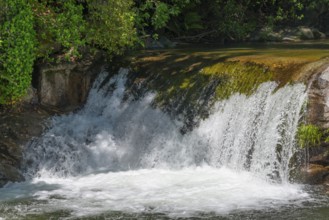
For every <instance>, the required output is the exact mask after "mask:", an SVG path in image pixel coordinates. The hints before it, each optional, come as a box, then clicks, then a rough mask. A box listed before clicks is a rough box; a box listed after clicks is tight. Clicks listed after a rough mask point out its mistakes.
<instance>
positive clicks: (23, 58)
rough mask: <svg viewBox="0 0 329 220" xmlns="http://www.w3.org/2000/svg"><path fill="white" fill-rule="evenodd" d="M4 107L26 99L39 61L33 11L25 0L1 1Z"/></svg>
mask: <svg viewBox="0 0 329 220" xmlns="http://www.w3.org/2000/svg"><path fill="white" fill-rule="evenodd" d="M0 5H1V6H2V8H1V14H0V16H1V17H0V21H2V23H1V25H0V39H1V44H0V104H8V103H13V102H15V101H16V100H18V99H19V98H20V97H22V96H23V95H24V94H25V92H26V90H27V88H28V87H29V85H30V82H31V73H32V67H33V62H34V60H35V45H36V39H35V31H34V29H33V15H32V8H31V6H30V4H29V3H27V1H25V0H11V1H5V0H0Z"/></svg>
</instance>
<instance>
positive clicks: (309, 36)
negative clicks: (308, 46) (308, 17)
mask: <svg viewBox="0 0 329 220" xmlns="http://www.w3.org/2000/svg"><path fill="white" fill-rule="evenodd" d="M299 34H300V38H301V39H302V40H313V39H314V34H313V31H312V29H311V28H309V27H299Z"/></svg>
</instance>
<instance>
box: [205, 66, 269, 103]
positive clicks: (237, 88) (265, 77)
mask: <svg viewBox="0 0 329 220" xmlns="http://www.w3.org/2000/svg"><path fill="white" fill-rule="evenodd" d="M202 73H203V74H206V75H215V76H217V77H220V78H221V79H223V80H222V83H221V84H220V85H219V86H218V87H217V88H216V97H217V99H219V100H221V99H226V98H228V97H229V96H230V95H232V94H234V93H240V94H246V95H250V94H252V93H253V92H254V90H255V89H257V88H258V86H259V85H260V84H261V83H263V82H267V81H270V80H273V73H272V72H271V71H270V70H269V68H268V67H267V66H265V65H259V64H255V63H240V62H223V63H217V64H215V65H213V66H210V67H206V68H204V69H203V70H202Z"/></svg>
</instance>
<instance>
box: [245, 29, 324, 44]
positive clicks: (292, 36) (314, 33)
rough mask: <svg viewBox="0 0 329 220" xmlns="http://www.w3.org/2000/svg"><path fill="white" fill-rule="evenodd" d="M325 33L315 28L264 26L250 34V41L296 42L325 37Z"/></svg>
mask: <svg viewBox="0 0 329 220" xmlns="http://www.w3.org/2000/svg"><path fill="white" fill-rule="evenodd" d="M326 37H327V35H326V34H325V33H323V32H321V31H319V30H318V29H316V28H311V27H305V26H300V27H294V28H284V29H280V28H277V29H273V28H270V27H264V28H262V29H260V30H258V31H256V32H255V33H253V34H252V35H251V36H250V40H251V41H275V42H281V41H284V42H296V41H301V40H316V39H325V38H326Z"/></svg>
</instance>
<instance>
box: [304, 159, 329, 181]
mask: <svg viewBox="0 0 329 220" xmlns="http://www.w3.org/2000/svg"><path fill="white" fill-rule="evenodd" d="M328 175H329V167H328V166H327V167H325V166H322V165H318V164H312V163H311V164H309V166H308V167H306V168H304V169H303V170H302V177H303V179H304V181H303V182H304V183H307V184H323V183H324V182H325V181H326V178H327V177H328Z"/></svg>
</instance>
